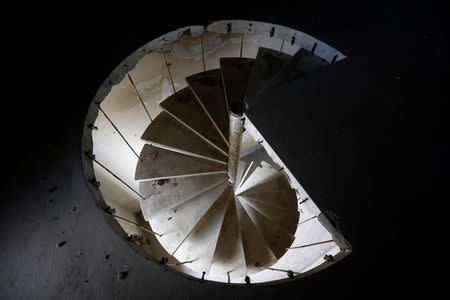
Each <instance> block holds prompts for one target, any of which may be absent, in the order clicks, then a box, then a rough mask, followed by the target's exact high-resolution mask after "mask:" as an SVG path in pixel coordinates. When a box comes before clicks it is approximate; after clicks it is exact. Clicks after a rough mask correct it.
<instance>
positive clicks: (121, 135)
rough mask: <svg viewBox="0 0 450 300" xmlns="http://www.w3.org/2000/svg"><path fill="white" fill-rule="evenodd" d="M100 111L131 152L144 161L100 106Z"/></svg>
mask: <svg viewBox="0 0 450 300" xmlns="http://www.w3.org/2000/svg"><path fill="white" fill-rule="evenodd" d="M98 109H99V110H100V111H101V112H102V113H103V115H104V116H105V117H106V119H107V120H108V121H109V123H111V125H112V127H114V129H115V130H116V131H117V133H118V134H119V135H120V137H121V138H122V139H123V140H124V142H125V143H126V144H127V146H128V147H129V148H130V150H131V151H132V152H133V153H134V155H136V157H137V158H138V159H139V160H140V161H142V158H141V157H140V156H139V155H138V154H137V153H136V151H134V149H133V147H131V145H130V143H128V141H127V139H126V138H125V137H124V136H123V134H122V133H121V132H120V130H119V129H118V128H117V126H116V125H115V124H114V123H113V121H111V119H110V118H109V117H108V115H107V114H106V113H105V112H104V111H103V109H102V108H101V107H100V105H99V106H98Z"/></svg>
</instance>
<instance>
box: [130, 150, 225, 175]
mask: <svg viewBox="0 0 450 300" xmlns="http://www.w3.org/2000/svg"><path fill="white" fill-rule="evenodd" d="M140 157H141V158H142V161H140V160H139V161H138V164H137V166H136V173H135V179H136V180H156V179H167V178H175V177H184V176H197V175H202V174H204V175H206V174H214V173H226V171H227V166H226V165H223V164H221V163H217V162H213V161H209V160H206V159H202V158H198V157H193V156H190V155H186V154H182V153H178V152H173V151H170V150H166V149H162V148H158V147H155V146H151V145H144V147H143V148H142V151H141V154H140Z"/></svg>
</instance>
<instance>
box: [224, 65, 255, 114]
mask: <svg viewBox="0 0 450 300" xmlns="http://www.w3.org/2000/svg"><path fill="white" fill-rule="evenodd" d="M253 61H254V60H253V59H250V58H239V57H226V58H221V59H220V69H221V72H222V79H223V85H224V87H225V97H226V100H227V103H228V106H229V107H230V110H233V107H234V106H241V107H243V100H244V97H245V91H246V90H247V82H248V79H249V77H250V73H251V70H252V67H253Z"/></svg>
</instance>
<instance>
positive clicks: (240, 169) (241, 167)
mask: <svg viewBox="0 0 450 300" xmlns="http://www.w3.org/2000/svg"><path fill="white" fill-rule="evenodd" d="M246 166H247V164H246V163H245V162H243V161H242V160H239V163H238V169H237V172H236V183H235V186H234V190H237V188H238V187H239V185H240V182H241V180H242V176H244V172H245V169H246Z"/></svg>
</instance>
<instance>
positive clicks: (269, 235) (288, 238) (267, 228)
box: [238, 198, 295, 259]
mask: <svg viewBox="0 0 450 300" xmlns="http://www.w3.org/2000/svg"><path fill="white" fill-rule="evenodd" d="M238 199H239V198H238ZM241 205H242V207H243V208H244V209H245V211H246V212H247V214H248V216H249V217H250V219H251V220H252V222H253V223H254V224H255V226H256V228H258V230H259V231H260V232H261V234H262V235H263V236H264V240H265V241H266V243H267V245H269V247H270V249H271V250H272V253H273V254H274V255H275V257H276V258H277V259H278V258H280V257H281V256H283V254H284V253H285V252H286V248H287V247H289V246H290V245H291V244H292V242H293V241H294V233H295V231H294V232H289V231H287V230H286V229H284V228H283V227H282V226H280V225H278V224H277V223H275V222H272V221H271V219H269V218H268V217H266V216H264V215H263V214H261V213H260V212H259V211H258V210H256V209H254V208H253V207H252V206H251V205H248V204H247V203H246V202H245V201H241ZM276 212H277V211H273V212H272V214H275V213H276Z"/></svg>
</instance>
